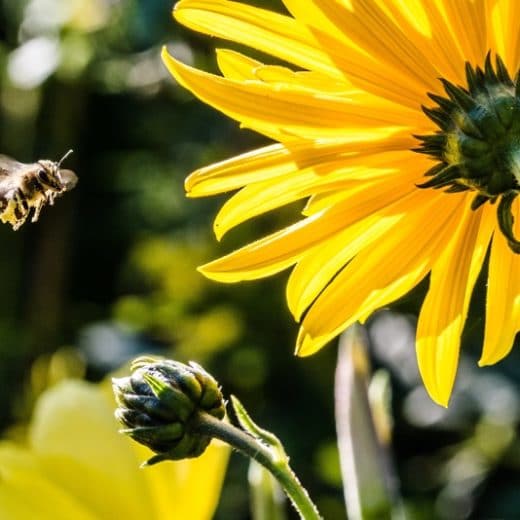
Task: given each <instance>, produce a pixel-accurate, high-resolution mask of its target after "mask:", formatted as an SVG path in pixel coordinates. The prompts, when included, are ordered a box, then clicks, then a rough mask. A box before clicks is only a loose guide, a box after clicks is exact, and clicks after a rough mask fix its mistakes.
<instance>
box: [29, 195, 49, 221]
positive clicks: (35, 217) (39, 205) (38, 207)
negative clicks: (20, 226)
mask: <svg viewBox="0 0 520 520" xmlns="http://www.w3.org/2000/svg"><path fill="white" fill-rule="evenodd" d="M45 202H46V201H45V198H41V199H38V202H37V203H36V204H35V206H34V212H33V216H32V219H31V222H36V221H37V220H38V218H39V217H40V211H41V210H42V208H43V206H45Z"/></svg>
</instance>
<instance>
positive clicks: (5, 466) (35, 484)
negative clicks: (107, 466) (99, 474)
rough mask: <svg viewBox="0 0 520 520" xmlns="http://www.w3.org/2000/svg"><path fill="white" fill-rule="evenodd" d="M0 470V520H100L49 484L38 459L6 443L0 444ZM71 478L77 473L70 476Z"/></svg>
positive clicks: (73, 498) (80, 503)
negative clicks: (0, 519)
mask: <svg viewBox="0 0 520 520" xmlns="http://www.w3.org/2000/svg"><path fill="white" fill-rule="evenodd" d="M0 467H1V479H0V518H2V520H22V519H33V518H34V519H38V520H70V519H72V518H73V519H74V520H76V519H77V520H97V519H99V518H100V517H99V516H97V514H96V512H95V511H90V512H89V510H88V509H87V508H86V507H85V506H84V504H82V502H81V501H78V500H76V498H75V497H74V496H73V495H70V494H69V493H68V492H67V490H65V489H63V488H61V487H60V486H58V485H56V483H54V482H52V480H50V479H49V478H48V477H47V474H46V472H45V467H44V466H42V465H41V463H40V461H39V459H38V457H36V456H34V455H33V454H31V453H29V452H27V451H26V450H22V449H20V448H18V447H16V446H14V445H12V444H9V443H7V442H3V443H1V444H0ZM71 469H72V468H71ZM74 469H78V468H74ZM73 475H74V476H79V475H81V474H80V473H73ZM69 478H70V473H69ZM98 492H99V491H98ZM105 498H106V497H105Z"/></svg>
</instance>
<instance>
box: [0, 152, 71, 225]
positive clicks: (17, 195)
mask: <svg viewBox="0 0 520 520" xmlns="http://www.w3.org/2000/svg"><path fill="white" fill-rule="evenodd" d="M71 153H72V150H69V151H68V152H67V153H66V154H65V155H64V156H63V157H62V158H61V159H60V160H59V161H58V162H54V161H49V160H47V159H42V160H39V161H37V162H35V163H32V164H24V163H20V162H18V161H15V160H14V159H11V158H10V157H7V156H6V155H0V220H1V221H2V222H4V223H7V222H8V223H9V224H11V226H13V229H14V230H15V231H16V230H17V229H19V228H20V226H21V225H22V224H23V223H24V222H25V221H26V220H27V218H28V217H29V215H30V213H31V211H32V218H31V222H36V221H37V220H38V217H39V216H40V211H41V210H42V208H43V206H45V204H49V205H51V206H52V205H53V204H54V199H55V198H56V197H59V196H61V195H63V194H64V193H65V192H67V191H70V190H71V189H72V188H74V186H76V183H77V182H78V178H77V177H76V174H75V173H74V172H73V171H72V170H62V169H61V168H60V167H61V163H62V162H63V161H64V160H65V159H66V158H67V157H68V156H69V155H70V154H71Z"/></svg>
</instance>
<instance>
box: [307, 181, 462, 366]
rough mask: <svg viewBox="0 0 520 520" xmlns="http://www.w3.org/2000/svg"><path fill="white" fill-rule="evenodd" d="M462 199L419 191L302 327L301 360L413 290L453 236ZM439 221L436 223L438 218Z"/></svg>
mask: <svg viewBox="0 0 520 520" xmlns="http://www.w3.org/2000/svg"><path fill="white" fill-rule="evenodd" d="M461 205H462V203H461V198H460V197H456V196H450V197H448V198H447V197H446V196H445V195H443V194H438V193H434V194H432V193H428V192H425V190H416V192H414V193H413V196H410V197H408V198H407V199H406V200H405V202H404V203H403V204H401V205H399V204H396V206H395V209H396V210H397V209H398V210H399V211H401V212H402V214H403V218H401V219H400V220H399V221H398V222H397V224H396V225H395V227H394V228H393V229H392V230H391V231H389V232H388V234H387V236H386V237H385V239H384V240H381V241H380V242H377V243H375V244H372V245H369V246H367V247H366V248H365V249H364V250H362V251H361V252H360V253H359V254H358V255H357V256H356V257H354V259H353V260H352V261H351V262H350V263H349V264H348V265H347V266H346V267H345V268H344V269H343V270H341V271H340V272H339V273H338V275H337V276H336V277H335V278H334V279H333V280H332V281H331V282H330V284H329V285H327V287H326V288H325V289H324V290H323V291H322V292H321V293H320V295H319V296H318V298H317V299H316V301H315V302H314V303H313V304H312V306H311V307H310V309H309V310H308V312H307V314H306V315H305V317H304V319H303V322H302V329H301V333H300V336H299V338H298V342H297V354H298V355H301V356H307V355H309V354H312V353H313V352H315V351H316V350H318V349H319V348H321V347H322V346H323V345H325V344H326V343H327V342H328V341H330V340H331V339H332V338H333V337H335V336H337V335H338V334H339V333H340V332H342V331H343V330H344V329H345V328H346V327H348V326H349V325H350V324H352V323H354V322H356V321H359V320H364V319H366V318H367V317H368V316H369V315H370V314H371V313H372V312H373V311H374V310H376V309H378V308H380V307H382V306H384V305H386V304H387V303H390V302H392V301H394V300H396V299H398V298H400V297H401V296H403V295H404V294H406V293H407V292H408V291H409V290H410V289H412V288H413V287H414V286H415V285H416V284H417V283H419V282H420V281H421V280H422V279H423V278H424V277H425V276H426V274H427V273H428V271H429V270H430V268H431V265H432V262H433V260H434V258H435V254H436V253H437V252H438V250H439V249H440V248H442V247H443V245H444V244H445V242H446V241H447V240H448V237H449V235H450V232H451V229H452V227H451V226H452V225H453V222H454V221H456V218H457V217H458V214H459V213H460V209H459V207H460V206H461ZM432 215H435V218H432Z"/></svg>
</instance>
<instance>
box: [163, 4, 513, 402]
mask: <svg viewBox="0 0 520 520" xmlns="http://www.w3.org/2000/svg"><path fill="white" fill-rule="evenodd" d="M283 8H285V11H286V12H285V13H276V12H272V11H270V10H265V9H261V8H258V7H254V6H251V5H246V4H244V3H238V2H230V1H226V0H182V1H180V2H179V3H177V5H176V6H175V8H174V18H175V19H176V20H177V21H178V22H180V23H181V24H183V25H185V26H187V27H189V28H191V29H194V30H196V31H199V32H202V33H206V34H209V35H211V36H215V37H218V38H222V39H227V40H231V41H233V42H235V43H239V44H242V45H245V46H248V47H251V48H253V49H255V50H256V51H261V52H262V53H265V54H268V55H271V56H272V57H274V58H275V60H273V61H271V63H263V62H261V61H258V60H257V59H253V58H251V57H248V56H246V55H244V54H241V53H239V52H237V51H236V50H229V49H218V50H217V51H216V54H217V63H218V67H219V69H220V72H221V73H222V75H221V76H220V75H213V74H209V73H206V72H203V71H200V70H197V69H195V68H192V67H189V66H187V65H185V64H182V63H180V62H179V61H177V60H176V59H174V58H173V57H172V56H171V55H169V54H168V52H167V51H166V50H164V51H163V60H164V62H165V64H166V66H167V67H168V69H169V71H170V72H171V74H172V75H173V76H174V77H175V79H176V80H177V81H178V82H179V83H180V84H181V85H182V86H184V87H185V88H187V89H189V90H190V91H191V92H192V93H193V94H194V95H195V96H197V97H198V98H200V99H201V100H202V101H204V102H205V103H208V104H209V105H212V106H213V107H215V108H216V109H218V110H220V111H222V112H223V113H224V114H226V115H228V116H230V117H232V118H234V119H236V120H237V121H239V122H240V124H241V125H242V126H243V127H247V128H251V129H254V130H255V131H257V132H259V133H261V134H263V135H265V136H266V137H268V138H269V139H271V140H273V141H275V143H274V144H269V145H267V146H265V147H263V148H260V149H257V150H254V151H251V152H249V153H245V154H243V155H240V156H238V157H235V158H232V159H229V160H226V161H223V162H220V163H217V164H214V165H211V166H208V167H205V168H202V169H200V170H197V171H195V172H194V173H192V174H191V175H190V176H189V177H188V179H187V180H186V189H187V192H188V195H189V196H190V197H202V196H208V195H214V194H217V193H222V192H228V191H234V190H237V191H236V193H235V194H233V196H232V197H231V198H230V199H229V200H228V201H227V202H226V203H225V204H224V205H223V207H222V209H221V210H220V212H219V213H218V215H217V217H216V219H215V223H214V228H215V232H216V235H217V238H218V239H220V238H221V237H222V236H223V235H224V234H225V233H226V232H227V231H228V230H230V229H231V228H233V227H234V226H237V225H238V224H240V223H242V222H244V221H246V220H248V219H250V218H253V217H256V216H257V215H260V214H263V213H265V212H267V211H271V210H273V209H275V208H278V207H280V206H283V205H286V204H289V203H292V202H294V201H297V200H302V201H303V202H304V207H303V210H302V214H301V218H300V219H299V220H298V221H297V222H296V223H294V224H292V225H289V226H288V227H285V228H284V229H281V230H279V231H277V232H275V233H273V234H270V235H269V236H266V237H264V238H261V239H259V240H257V241H255V242H253V243H251V244H249V245H246V246H245V247H243V248H241V249H238V250H237V251H234V252H232V253H231V254H229V255H227V256H224V257H222V258H220V259H218V260H215V261H213V262H211V263H209V264H207V265H204V266H202V267H201V268H200V270H201V272H202V273H204V274H205V275H206V276H207V277H209V278H212V279H214V280H218V281H221V282H238V281H242V280H251V279H255V278H261V277H265V276H269V275H272V274H274V273H277V272H279V271H281V270H283V269H286V268H289V267H292V271H291V273H290V276H289V280H288V283H287V301H288V306H289V308H290V311H291V313H292V314H293V315H294V317H295V319H296V320H297V321H298V322H299V323H300V332H299V335H298V339H297V346H296V352H297V354H298V355H301V356H306V355H309V354H312V353H314V352H316V351H317V350H318V349H320V348H321V347H323V346H324V345H325V344H326V343H328V342H329V341H330V340H331V339H333V338H334V337H335V336H337V335H338V334H339V333H341V332H342V331H343V330H344V329H345V328H346V327H348V326H349V325H351V324H352V323H354V322H356V321H361V322H363V320H366V319H367V318H368V317H369V316H370V315H371V313H373V312H374V311H375V310H376V309H379V308H381V307H383V306H385V305H388V304H390V303H391V302H393V301H395V300H397V299H398V298H401V297H402V296H403V295H405V294H406V293H407V292H409V291H410V290H411V289H412V288H413V287H415V286H416V285H417V284H418V283H419V282H421V280H423V279H424V278H426V277H428V276H429V289H428V292H427V295H426V298H425V300H424V302H423V304H422V308H421V311H420V315H419V320H418V326H417V359H418V365H419V369H420V373H421V376H422V378H423V381H424V384H425V386H426V389H427V391H428V392H429V394H430V395H431V397H432V398H433V399H434V400H435V401H436V402H437V403H439V404H442V405H447V403H448V401H449V397H450V394H451V391H452V387H453V384H454V380H455V375H456V371H457V364H458V358H459V350H460V338H461V334H462V331H463V327H464V323H465V320H466V317H467V312H468V306H469V303H470V300H471V296H472V292H473V288H474V285H475V281H476V279H477V277H478V276H479V273H480V271H481V270H482V266H483V264H484V262H485V261H486V258H487V257H489V261H488V267H487V298H486V309H485V312H486V322H485V333H484V341H483V348H482V356H481V358H480V361H479V364H480V365H489V364H492V363H496V362H497V361H499V360H500V359H502V358H503V357H504V356H506V355H507V354H508V352H509V351H510V349H511V347H512V344H513V340H514V337H515V334H516V332H517V330H518V329H519V328H520V269H519V268H520V264H519V262H520V256H519V254H518V253H519V251H520V242H519V241H518V238H517V237H518V236H519V235H520V227H519V228H518V229H516V223H515V218H514V217H515V216H516V215H517V213H518V210H519V206H518V200H517V197H516V196H517V194H518V193H519V192H520V81H519V80H518V77H517V75H516V73H517V70H518V68H519V61H520V3H518V2H517V1H516V0H457V1H453V0H413V1H412V0H410V1H407V2H403V1H402V0H385V1H382V0H381V1H378V0H283V6H281V9H283ZM256 55H258V53H256ZM516 222H518V219H516ZM488 251H489V252H488Z"/></svg>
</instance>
